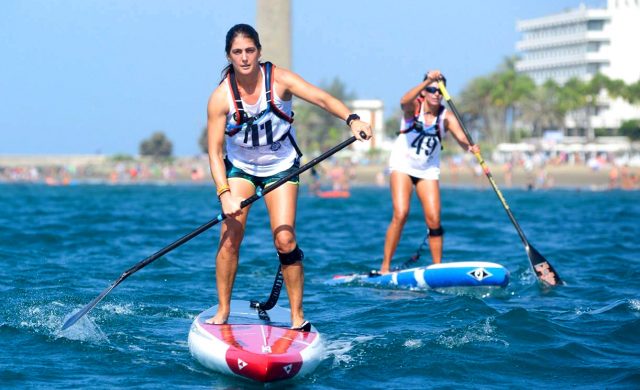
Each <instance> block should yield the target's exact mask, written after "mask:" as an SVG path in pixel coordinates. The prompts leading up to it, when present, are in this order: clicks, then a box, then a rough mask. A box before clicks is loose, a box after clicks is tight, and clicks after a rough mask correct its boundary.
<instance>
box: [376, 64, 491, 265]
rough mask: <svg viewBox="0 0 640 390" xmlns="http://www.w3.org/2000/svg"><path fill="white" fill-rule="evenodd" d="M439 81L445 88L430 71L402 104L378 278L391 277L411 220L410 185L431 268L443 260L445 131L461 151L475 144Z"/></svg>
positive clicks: (474, 149)
mask: <svg viewBox="0 0 640 390" xmlns="http://www.w3.org/2000/svg"><path fill="white" fill-rule="evenodd" d="M440 80H442V81H443V82H444V83H445V85H446V79H445V78H444V76H443V75H442V74H441V73H440V71H438V70H433V71H429V72H427V74H426V75H425V77H424V80H423V81H422V82H421V83H420V84H418V85H416V86H415V87H413V88H411V89H410V90H409V91H408V92H407V93H406V94H405V95H404V96H403V97H402V99H400V105H401V107H402V111H403V113H404V118H403V120H402V123H401V127H400V131H399V134H398V138H397V139H396V141H395V142H394V145H393V148H392V150H391V156H390V158H389V170H390V171H391V179H390V182H391V199H392V202H393V217H392V218H391V222H390V223H389V227H388V228H387V234H386V237H385V242H384V257H383V259H382V265H381V266H380V273H382V274H385V273H389V272H390V266H391V259H392V258H393V255H394V253H395V251H396V248H397V246H398V242H399V241H400V236H401V235H402V229H403V227H404V224H405V222H406V221H407V217H408V216H409V204H410V202H411V193H412V192H413V187H414V186H415V189H416V194H417V195H418V199H420V203H421V204H422V210H423V212H424V218H425V221H426V223H427V227H428V236H429V240H428V241H429V249H430V251H431V258H432V260H433V262H434V263H440V262H441V261H442V241H443V237H442V236H443V234H444V230H443V229H442V226H441V225H440V184H439V179H440V152H441V150H442V138H443V137H444V136H445V134H446V132H447V131H449V132H451V134H453V136H454V137H455V139H456V141H458V144H460V146H461V147H462V148H463V149H464V150H467V151H469V152H472V153H473V152H479V148H478V146H477V145H470V144H469V142H468V140H467V137H466V136H465V135H464V131H463V130H462V128H461V127H460V124H459V123H458V121H457V120H456V117H455V115H454V114H453V113H452V112H449V111H448V110H447V109H446V108H445V107H444V106H443V105H442V91H440V88H439V87H438V81H440Z"/></svg>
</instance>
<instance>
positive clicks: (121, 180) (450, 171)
mask: <svg viewBox="0 0 640 390" xmlns="http://www.w3.org/2000/svg"><path fill="white" fill-rule="evenodd" d="M353 159H355V157H354V158H352V159H350V158H334V159H332V160H331V161H327V162H325V163H323V164H320V165H319V166H318V167H316V170H315V175H312V177H311V178H310V179H308V180H305V181H307V183H308V184H309V185H310V187H313V186H316V187H318V188H320V187H322V189H325V190H334V191H335V190H340V191H348V190H349V187H350V186H351V185H353V184H354V183H355V184H356V185H377V186H384V185H386V180H387V177H388V170H387V168H386V166H385V163H384V161H385V156H382V157H380V158H378V159H376V160H370V159H361V160H360V161H353ZM488 164H489V167H490V168H491V170H492V174H493V175H494V177H495V178H496V180H498V181H499V184H500V185H502V186H505V188H511V187H514V186H515V187H521V186H525V187H526V188H528V189H546V188H552V187H555V186H564V183H563V182H562V181H561V179H559V178H556V177H554V172H556V171H558V170H564V171H567V172H569V173H568V174H571V175H573V176H576V175H577V176H580V180H579V182H580V183H582V184H583V185H584V186H585V187H594V186H596V185H597V186H598V187H599V189H624V190H638V189H640V167H636V166H630V165H629V164H625V163H620V162H619V161H617V160H616V159H615V158H614V156H610V155H604V154H603V155H599V156H594V157H592V158H588V159H585V158H582V157H581V156H579V155H573V156H572V155H567V154H559V155H557V156H555V157H552V158H549V157H545V156H544V155H543V154H532V155H529V154H524V153H518V152H515V153H512V154H511V155H510V156H509V157H508V158H504V156H501V157H497V156H494V158H492V159H488ZM367 168H368V169H367ZM365 170H366V171H373V172H374V173H373V174H364V173H363V171H365ZM442 171H443V181H444V182H446V183H449V184H453V185H469V186H485V185H487V181H486V178H485V177H484V172H483V171H482V169H481V167H480V165H479V164H478V163H477V161H476V160H475V158H474V157H473V156H471V155H469V154H453V155H448V156H446V157H444V158H443V162H442ZM603 175H605V176H606V177H607V184H603V183H602V181H603V180H602V177H603ZM518 177H520V178H521V180H518V179H517V178H518ZM469 178H473V179H472V180H471V181H470V182H468V180H469ZM596 178H598V180H596ZM523 181H524V182H523ZM0 183H36V184H46V185H70V184H79V183H88V184H145V183H162V184H171V183H182V184H184V183H194V184H198V183H202V184H210V183H211V176H210V174H209V167H208V161H207V159H206V157H205V156H199V157H184V158H174V159H171V160H166V161H154V160H151V159H144V158H137V159H130V160H127V161H118V160H111V159H105V160H104V161H102V162H100V163H91V162H87V163H80V164H70V163H64V162H59V163H48V164H46V165H41V164H22V165H6V166H2V165H0ZM600 187H606V188H600Z"/></svg>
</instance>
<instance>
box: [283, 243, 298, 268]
mask: <svg viewBox="0 0 640 390" xmlns="http://www.w3.org/2000/svg"><path fill="white" fill-rule="evenodd" d="M278 258H279V259H280V264H282V265H291V264H295V263H297V262H298V261H302V260H304V252H303V251H302V249H300V247H299V246H298V245H296V249H294V250H292V251H291V252H289V253H280V252H278Z"/></svg>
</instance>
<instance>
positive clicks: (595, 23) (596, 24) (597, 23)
mask: <svg viewBox="0 0 640 390" xmlns="http://www.w3.org/2000/svg"><path fill="white" fill-rule="evenodd" d="M603 29H604V20H590V21H588V22H587V30H589V31H602V30H603Z"/></svg>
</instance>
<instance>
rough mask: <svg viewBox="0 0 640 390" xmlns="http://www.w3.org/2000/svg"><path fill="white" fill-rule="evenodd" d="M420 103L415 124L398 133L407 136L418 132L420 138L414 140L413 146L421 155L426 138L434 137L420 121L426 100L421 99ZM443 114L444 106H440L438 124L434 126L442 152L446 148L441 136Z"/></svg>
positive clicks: (415, 113) (414, 117) (415, 114)
mask: <svg viewBox="0 0 640 390" xmlns="http://www.w3.org/2000/svg"><path fill="white" fill-rule="evenodd" d="M418 102H419V104H418V108H416V110H415V112H414V116H413V123H412V124H411V126H410V127H409V128H407V129H404V130H399V131H398V134H407V133H409V132H412V131H416V132H418V133H419V135H418V137H416V139H415V140H413V142H412V143H411V146H412V147H415V148H416V154H420V151H421V149H422V146H423V145H422V144H423V142H424V140H425V139H426V138H429V137H432V135H430V134H427V132H426V131H425V128H424V123H423V122H422V121H421V120H420V119H421V118H420V112H421V110H422V103H423V102H424V98H422V97H419V98H418ZM443 112H444V106H443V105H440V108H438V114H437V115H436V123H435V125H433V127H434V128H435V132H436V134H435V136H436V138H437V139H438V143H440V150H443V149H444V146H443V145H442V136H441V134H440V116H441V115H442V113H443ZM445 131H446V129H445Z"/></svg>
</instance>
